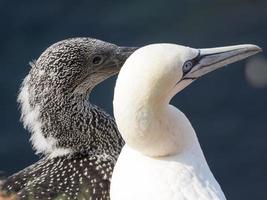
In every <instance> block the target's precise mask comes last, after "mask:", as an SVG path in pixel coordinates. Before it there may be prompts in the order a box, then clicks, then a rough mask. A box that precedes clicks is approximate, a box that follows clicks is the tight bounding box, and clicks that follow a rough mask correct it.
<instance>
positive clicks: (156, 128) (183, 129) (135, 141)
mask: <svg viewBox="0 0 267 200" xmlns="http://www.w3.org/2000/svg"><path fill="white" fill-rule="evenodd" d="M146 94H148V93H146ZM146 94H145V91H144V92H139V93H131V95H124V97H122V98H121V97H119V98H117V99H118V100H122V102H121V103H120V102H116V100H115V101H114V111H115V112H114V114H115V118H116V120H117V124H118V127H119V130H120V132H121V134H122V136H123V138H124V140H125V141H126V143H127V144H128V146H130V147H132V148H134V149H136V150H138V151H139V152H141V153H143V154H145V155H147V156H152V157H160V156H169V155H176V154H179V153H182V152H184V151H186V150H188V149H191V148H194V147H195V146H199V143H198V140H197V137H196V134H195V131H194V129H193V128H192V126H191V124H190V122H189V120H188V119H187V117H186V116H185V115H184V114H183V113H182V112H181V111H180V110H179V109H177V108H176V107H174V106H172V105H170V104H169V100H166V99H162V97H163V96H164V98H169V97H170V96H172V95H173V94H170V95H166V96H165V95H161V97H160V98H149V97H148V96H149V95H146ZM127 96H130V97H131V98H127ZM153 99H154V100H153ZM122 104H123V105H124V106H122ZM116 105H118V106H116ZM117 108H118V109H117Z"/></svg>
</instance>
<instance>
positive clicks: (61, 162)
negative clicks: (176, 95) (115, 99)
mask: <svg viewBox="0 0 267 200" xmlns="http://www.w3.org/2000/svg"><path fill="white" fill-rule="evenodd" d="M135 50H136V48H130V47H119V46H117V45H114V44H111V43H108V42H104V41H101V40H97V39H93V38H71V39H67V40H63V41H60V42H57V43H56V44H53V45H52V46H50V47H49V48H48V49H46V50H45V51H44V52H43V53H42V55H41V56H40V57H39V59H38V60H37V61H36V62H34V63H33V64H32V68H31V70H30V72H29V74H28V75H27V76H26V78H25V79H24V81H23V84H22V88H21V91H20V94H19V97H18V101H19V103H20V105H21V111H22V121H23V123H24V126H25V127H26V128H27V129H28V130H30V132H31V133H32V135H31V142H32V144H33V147H34V149H35V150H36V151H37V153H42V154H43V155H44V157H43V158H42V159H40V160H39V161H38V162H36V163H35V164H33V165H31V166H29V167H27V168H25V169H23V170H22V171H20V172H18V173H16V174H14V175H12V176H10V177H8V178H7V179H6V180H4V182H3V183H2V184H1V185H0V190H2V191H4V193H6V194H7V195H10V194H11V195H12V194H16V197H17V198H18V199H20V200H28V199H42V200H45V199H46V200H47V199H71V200H74V199H103V200H104V199H110V197H109V186H110V179H111V174H112V171H113V167H114V165H115V162H116V160H117V157H118V155H119V153H120V151H121V148H122V146H123V144H124V142H123V140H122V138H121V136H120V134H119V132H118V130H117V126H116V124H115V122H114V120H113V118H112V117H110V115H108V114H107V113H106V112H105V111H104V110H102V109H101V108H99V107H97V106H95V105H94V104H92V103H90V102H89V95H90V93H91V91H92V89H93V88H94V87H95V86H96V85H97V84H99V83H100V82H102V81H104V80H105V79H107V78H108V77H110V76H112V75H114V74H117V73H118V71H119V70H120V68H121V66H122V65H123V63H124V62H125V60H126V59H127V58H128V57H129V55H130V54H131V53H132V52H133V51H135ZM0 192H1V191H0ZM0 199H1V193H0Z"/></svg>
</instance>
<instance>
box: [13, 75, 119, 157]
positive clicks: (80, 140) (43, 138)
mask: <svg viewBox="0 0 267 200" xmlns="http://www.w3.org/2000/svg"><path fill="white" fill-rule="evenodd" d="M28 79H29V76H28V77H26V78H25V80H24V82H23V84H22V88H21V91H20V94H19V97H18V102H19V103H20V105H21V112H22V117H21V119H22V121H23V123H24V126H25V128H27V129H28V130H29V131H30V132H31V133H32V134H31V142H32V145H33V148H34V149H35V150H36V153H38V154H39V153H41V154H44V155H52V157H57V156H60V155H65V154H69V153H71V152H73V151H79V150H81V151H83V152H86V151H87V150H88V148H90V149H89V151H95V150H96V151H98V149H95V148H98V147H94V145H92V144H91V142H93V140H96V141H98V140H101V141H103V140H105V139H107V138H104V137H105V135H104V134H102V135H98V137H97V138H94V137H95V136H94V131H97V129H98V128H99V127H100V128H101V126H103V123H109V125H110V126H111V127H110V130H109V133H110V134H111V135H112V136H114V137H112V139H114V141H115V142H116V140H119V139H120V137H119V136H118V133H117V131H116V127H115V124H114V122H113V120H112V119H109V116H108V115H107V114H106V113H105V112H104V111H102V110H101V109H99V108H98V107H96V106H94V105H93V104H91V103H90V102H89V101H88V97H89V94H88V93H85V94H82V93H77V94H72V96H70V94H71V93H70V92H69V91H66V93H65V94H64V93H60V92H59V93H57V94H55V93H53V92H51V91H52V89H53V88H48V90H47V91H45V90H42V92H41V93H39V94H38V95H39V96H38V95H36V91H38V89H36V88H34V87H32V86H31V85H30V84H28ZM88 92H89V90H88ZM98 117H99V118H100V119H99V120H97V119H96V118H98ZM104 119H105V120H104ZM101 137H103V138H102V139H101ZM106 137H109V136H108V135H107V136H106ZM114 141H107V142H106V143H105V144H102V145H103V146H107V147H106V149H105V150H107V149H110V148H111V149H112V148H114V147H108V145H109V144H108V143H110V145H113V144H115V142H114Z"/></svg>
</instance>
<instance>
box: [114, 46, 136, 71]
mask: <svg viewBox="0 0 267 200" xmlns="http://www.w3.org/2000/svg"><path fill="white" fill-rule="evenodd" d="M137 49H138V47H118V49H117V52H116V56H115V57H116V59H117V60H118V62H119V63H122V65H123V64H124V62H125V61H126V60H127V58H128V57H129V56H130V55H131V54H132V53H133V52H134V51H135V50H137ZM121 67H122V66H121Z"/></svg>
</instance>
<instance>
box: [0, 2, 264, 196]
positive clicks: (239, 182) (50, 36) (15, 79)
mask: <svg viewBox="0 0 267 200" xmlns="http://www.w3.org/2000/svg"><path fill="white" fill-rule="evenodd" d="M77 36H88V37H95V38H98V39H102V40H105V41H109V42H113V43H116V44H118V45H129V46H143V45H146V44H150V43H159V42H171V43H178V44H183V45H188V46H192V47H198V48H201V47H215V46H226V45H234V44H241V43H253V44H257V45H259V46H261V47H262V48H263V50H264V51H263V53H261V54H259V55H257V56H254V57H252V58H250V59H247V60H245V61H241V62H238V63H235V64H232V65H230V66H229V67H226V68H224V69H222V70H218V71H216V72H214V73H212V74H209V75H207V76H205V77H203V78H201V79H200V80H198V81H196V82H195V83H194V84H192V85H191V86H190V87H188V88H186V89H185V90H184V91H183V92H181V93H180V94H178V95H176V97H175V98H174V99H173V101H172V103H173V104H174V105H175V106H177V107H178V108H180V109H181V110H182V111H183V112H184V113H185V114H186V115H187V116H188V118H189V119H190V120H191V122H192V124H193V126H194V128H195V129H196V132H197V134H198V137H199V140H200V143H201V146H202V148H203V151H204V153H205V155H206V158H207V161H208V163H209V165H210V168H211V170H212V172H213V173H214V175H215V177H216V178H217V180H218V182H219V183H220V184H221V186H222V188H223V191H224V192H225V194H226V197H227V198H228V199H230V200H231V199H242V200H251V199H266V194H267V191H266V188H267V154H266V152H267V145H266V144H267V1H266V0H205V1H204V0H202V1H200V0H179V1H177V0H170V1H164V0H162V1H159V0H153V1H152V0H151V1H142V0H135V1H125V0H120V1H116V2H115V1H104V0H98V1H77V0H64V1H63V0H61V1H60V0H58V1H52V0H50V1H48V0H47V1H36V0H31V1H21V0H1V1H0V91H1V99H0V171H2V172H4V174H5V175H11V174H12V173H14V172H16V171H18V170H20V169H23V168H24V167H26V166H28V165H30V164H32V163H33V162H35V161H37V160H38V159H39V157H38V156H37V155H35V154H34V152H33V151H32V149H31V145H30V143H29V141H28V140H29V137H30V134H29V133H28V132H26V131H25V130H24V129H23V127H22V124H21V123H20V122H19V116H20V113H19V111H18V105H17V103H16V97H17V94H18V90H19V86H20V83H21V81H22V80H23V78H24V77H25V76H26V74H27V73H28V71H29V69H30V66H29V64H28V63H29V61H31V60H33V59H37V58H38V56H39V55H40V54H41V53H42V51H44V50H45V49H46V48H47V47H48V46H49V45H51V44H53V43H54V42H57V41H59V40H62V39H65V38H69V37H77ZM115 80H116V77H113V78H111V79H109V80H107V81H105V82H104V83H103V84H101V85H99V86H98V87H97V88H96V89H95V90H94V92H93V94H92V95H91V101H92V102H94V103H95V104H97V105H99V106H101V107H103V108H105V110H106V111H108V112H109V113H112V97H113V88H114V83H115Z"/></svg>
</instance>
